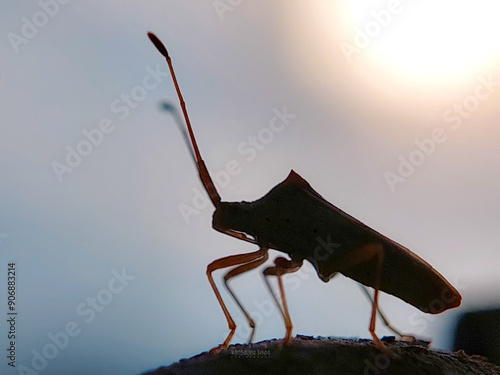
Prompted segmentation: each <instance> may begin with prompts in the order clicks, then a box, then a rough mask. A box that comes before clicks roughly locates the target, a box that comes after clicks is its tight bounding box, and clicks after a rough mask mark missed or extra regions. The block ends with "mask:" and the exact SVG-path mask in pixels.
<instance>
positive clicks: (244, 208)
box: [148, 33, 462, 352]
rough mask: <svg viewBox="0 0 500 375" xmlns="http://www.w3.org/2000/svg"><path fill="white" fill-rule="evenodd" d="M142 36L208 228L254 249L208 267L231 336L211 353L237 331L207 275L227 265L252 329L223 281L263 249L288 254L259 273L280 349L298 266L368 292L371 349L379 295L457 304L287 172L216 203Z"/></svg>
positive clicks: (428, 270)
mask: <svg viewBox="0 0 500 375" xmlns="http://www.w3.org/2000/svg"><path fill="white" fill-rule="evenodd" d="M148 36H149V38H150V39H151V41H152V42H153V44H154V45H155V46H156V48H157V49H158V51H159V52H160V53H161V54H162V55H163V56H164V57H165V58H166V60H167V64H168V66H169V69H170V73H171V75H172V79H173V82H174V85H175V89H176V92H177V95H178V97H179V102H180V106H181V108H182V112H183V115H184V119H185V121H186V126H187V129H188V133H189V138H190V141H191V146H192V151H193V152H194V157H195V162H196V165H197V168H198V172H199V176H200V179H201V182H202V184H203V186H204V188H205V190H206V191H207V193H208V195H209V197H210V200H211V201H212V203H213V205H214V206H215V212H214V215H213V223H212V226H213V228H214V229H215V230H217V231H219V232H222V233H225V234H227V235H229V236H232V237H235V238H237V239H239V240H242V241H246V242H250V243H252V244H255V245H257V246H258V247H259V249H258V250H257V251H255V252H252V253H247V254H238V255H230V256H227V257H224V258H220V259H217V260H215V261H213V262H212V263H210V264H209V265H208V267H207V271H206V272H207V277H208V280H209V282H210V285H211V287H212V289H213V291H214V293H215V296H216V297H217V300H218V302H219V304H220V306H221V308H222V311H223V312H224V315H225V317H226V320H227V323H228V327H229V330H230V332H229V334H228V336H227V338H226V340H225V341H224V342H223V343H222V344H221V345H219V346H218V347H216V348H214V349H213V350H212V352H217V351H218V350H220V349H225V348H227V347H228V345H229V343H230V341H231V338H232V337H233V335H234V332H235V330H236V324H235V322H234V320H233V318H232V317H231V315H230V313H229V311H228V309H227V307H226V305H225V303H224V301H223V299H222V297H221V295H220V293H219V290H218V289H217V286H216V284H215V282H214V280H213V277H212V273H213V272H214V271H216V270H219V269H222V268H228V267H233V268H232V269H230V271H229V272H227V273H226V275H225V276H224V283H225V285H226V287H227V289H228V291H229V293H230V294H231V296H232V297H233V299H234V300H235V302H236V304H237V305H238V306H239V308H240V309H241V310H242V312H243V314H244V315H245V316H246V318H247V320H248V322H249V324H250V326H251V327H252V328H253V329H255V323H254V321H253V320H252V318H251V317H250V315H249V314H248V312H247V311H246V309H245V308H244V307H243V305H242V304H241V302H240V300H239V299H238V297H237V296H236V295H235V294H234V292H233V291H232V290H231V288H230V287H229V284H228V280H229V279H230V278H232V277H234V276H236V275H239V274H242V273H244V272H247V271H250V270H252V269H254V268H256V267H258V266H260V265H261V264H263V263H264V262H265V261H266V260H267V259H268V250H269V249H275V250H278V251H281V252H283V253H286V254H287V255H288V256H289V259H287V258H284V257H278V258H277V259H275V260H274V266H272V267H267V268H266V269H265V270H264V275H265V280H266V283H267V285H268V286H269V283H268V280H267V277H268V276H276V277H277V280H278V285H279V292H280V297H281V304H280V303H279V301H278V299H277V298H276V296H275V295H274V293H273V291H272V289H271V288H270V287H269V290H270V291H271V294H272V295H273V298H274V299H275V301H276V303H277V304H278V306H279V308H280V310H281V312H282V314H283V318H284V320H285V327H286V335H285V338H284V339H283V343H284V344H288V343H290V342H291V341H292V322H291V319H290V314H289V312H288V307H287V303H286V298H285V291H284V288H283V282H282V276H283V275H284V274H287V273H291V272H296V271H298V270H299V269H300V267H301V266H302V264H303V261H304V260H307V261H309V262H311V263H312V265H313V266H314V268H315V269H316V272H317V274H318V276H319V278H320V279H321V280H322V281H324V282H327V281H329V280H330V279H331V278H332V277H334V276H335V275H336V274H337V273H339V272H340V273H341V274H343V275H345V276H347V277H349V278H351V279H354V280H356V281H357V282H359V283H361V284H363V285H365V286H370V287H372V288H373V289H374V290H375V292H374V296H373V300H372V311H371V319H370V325H369V331H370V334H371V336H372V337H373V341H374V343H375V345H376V347H377V348H378V349H381V350H382V349H384V345H383V343H382V342H381V341H380V340H379V338H378V337H377V335H376V333H375V318H376V315H377V310H378V295H379V291H380V290H381V291H383V292H386V293H389V294H392V295H393V296H396V297H398V298H400V299H402V300H403V301H405V302H407V303H409V304H411V305H413V306H415V307H416V308H418V309H420V310H421V311H423V312H425V313H431V314H438V313H441V312H443V311H445V310H447V309H450V308H453V307H457V306H459V305H460V303H461V300H462V297H461V296H460V293H459V292H458V291H457V290H456V289H455V288H454V287H453V286H452V285H451V284H450V283H449V282H448V281H447V280H446V279H445V278H444V277H443V276H442V275H441V274H440V273H439V272H437V271H436V270H435V269H434V268H433V267H432V266H431V265H429V264H428V263H427V262H425V261H424V260H423V259H421V258H420V257H418V256H417V255H416V254H414V253H413V252H411V251H410V250H409V249H407V248H406V247H404V246H402V245H400V244H399V243H397V242H395V241H392V240H391V239H389V238H387V237H385V236H384V235H382V234H380V233H379V232H377V231H375V230H373V229H371V228H369V227H368V226H366V225H365V224H363V223H362V222H360V221H359V220H357V219H355V218H354V217H352V216H350V215H348V214H347V213H345V212H344V211H342V210H340V209H339V208H337V207H335V206H334V205H333V204H331V203H329V202H328V201H327V200H325V199H324V198H323V197H322V196H321V195H320V194H319V193H317V192H316V191H315V190H314V189H313V188H312V187H311V186H310V185H309V183H308V182H307V181H306V180H304V179H303V178H302V177H301V176H299V174H298V173H296V172H295V171H293V170H292V171H291V172H290V174H289V175H288V177H287V178H286V179H285V180H284V181H283V182H281V183H280V184H278V185H277V186H276V187H274V188H273V189H271V190H270V191H269V193H267V194H266V195H265V196H263V197H262V198H260V199H258V200H256V201H254V202H245V201H243V202H224V201H222V200H221V198H220V196H219V193H218V192H217V190H216V188H215V185H214V183H213V182H212V179H211V177H210V174H209V173H208V170H207V168H206V166H205V163H204V161H203V159H202V158H201V155H200V151H199V149H198V145H197V142H196V139H195V136H194V133H193V129H192V127H191V123H190V121H189V116H188V113H187V110H186V104H185V102H184V99H183V97H182V94H181V92H180V89H179V85H178V83H177V78H176V76H175V73H174V69H173V66H172V61H171V59H170V57H169V55H168V52H167V49H166V48H165V46H164V45H163V43H162V42H161V41H160V40H159V39H158V38H157V37H156V36H155V35H154V34H152V33H148ZM252 335H253V331H252ZM251 339H252V336H251V337H250V340H251Z"/></svg>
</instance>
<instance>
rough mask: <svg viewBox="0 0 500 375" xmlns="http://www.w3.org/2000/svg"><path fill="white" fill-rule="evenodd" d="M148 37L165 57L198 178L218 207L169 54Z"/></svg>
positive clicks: (158, 42) (217, 195)
mask: <svg viewBox="0 0 500 375" xmlns="http://www.w3.org/2000/svg"><path fill="white" fill-rule="evenodd" d="M148 37H149V39H151V42H153V44H154V45H155V47H156V48H157V49H158V51H159V52H160V53H161V54H162V55H163V56H164V57H165V59H166V60H167V64H168V68H169V69H170V74H171V75H172V80H173V81H174V86H175V91H177V96H178V98H179V103H180V105H181V108H182V113H183V115H184V120H185V121H186V125H187V129H188V133H189V139H190V140H191V145H192V146H193V149H192V150H193V151H194V157H195V160H196V166H197V167H198V173H199V174H200V179H201V182H202V183H203V186H204V187H205V190H206V191H207V193H208V195H209V197H210V200H211V201H212V203H213V204H214V206H215V207H219V205H220V201H221V199H220V196H219V193H218V192H217V189H216V188H215V185H214V183H213V182H212V178H211V177H210V174H209V173H208V170H207V167H206V166H205V162H204V161H203V159H202V158H201V154H200V150H199V149H198V144H197V143H196V138H195V137H194V132H193V129H192V128H191V122H190V121H189V116H188V113H187V110H186V103H185V102H184V99H183V97H182V94H181V90H180V88H179V84H178V83H177V77H176V76H175V72H174V67H173V66H172V60H171V59H170V56H169V55H168V52H167V49H166V48H165V46H164V45H163V43H162V42H161V41H160V39H158V37H157V36H156V35H154V34H153V33H148Z"/></svg>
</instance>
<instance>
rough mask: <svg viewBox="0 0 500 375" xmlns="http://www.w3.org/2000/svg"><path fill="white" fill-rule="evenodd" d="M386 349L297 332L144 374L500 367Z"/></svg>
mask: <svg viewBox="0 0 500 375" xmlns="http://www.w3.org/2000/svg"><path fill="white" fill-rule="evenodd" d="M383 341H384V343H385V344H386V346H387V349H388V351H387V352H386V353H382V352H379V351H378V350H376V349H375V347H374V346H373V342H372V341H371V340H343V339H333V338H312V337H308V336H297V337H296V338H294V340H293V343H292V344H291V345H290V346H287V347H283V348H280V347H279V342H280V341H278V340H270V341H261V342H259V343H255V344H250V345H231V346H230V347H229V348H228V349H227V350H225V351H222V352H221V353H219V354H217V355H210V354H208V353H206V352H205V353H202V354H199V355H197V356H194V357H192V358H190V359H183V360H181V361H180V362H178V363H174V364H172V365H170V366H168V367H160V368H158V369H156V370H154V371H151V372H147V373H145V374H144V375H174V374H183V375H195V374H207V375H210V374H214V375H215V374H217V375H225V374H228V375H229V374H231V375H234V374H236V375H246V374H290V375H294V374H308V375H315V374H332V375H335V374H338V375H357V374H360V375H378V374H384V375H462V374H464V375H465V374H467V375H475V374H477V375H490V374H491V375H493V374H494V375H500V367H499V366H495V365H493V364H491V363H488V362H486V361H485V360H484V358H482V357H477V356H476V357H470V356H468V355H466V354H464V353H463V352H457V353H449V352H443V351H435V350H431V349H428V348H427V342H424V341H419V342H417V343H415V344H409V343H407V342H404V341H394V338H392V337H387V338H384V339H383Z"/></svg>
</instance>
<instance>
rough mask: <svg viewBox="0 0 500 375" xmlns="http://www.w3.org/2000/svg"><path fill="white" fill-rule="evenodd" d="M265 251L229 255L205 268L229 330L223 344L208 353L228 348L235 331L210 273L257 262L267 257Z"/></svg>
mask: <svg viewBox="0 0 500 375" xmlns="http://www.w3.org/2000/svg"><path fill="white" fill-rule="evenodd" d="M267 251H268V249H267V248H260V249H259V250H257V251H255V252H253V253H249V254H238V255H230V256H228V257H224V258H220V259H217V260H215V261H213V262H212V263H210V264H209V265H208V266H207V277H208V281H209V282H210V285H211V286H212V289H213V291H214V293H215V296H216V297H217V301H219V305H220V306H221V308H222V311H223V312H224V315H225V317H226V320H227V325H228V327H229V330H230V332H229V334H228V336H227V337H226V339H225V340H224V342H223V343H222V344H221V345H219V346H218V347H216V348H213V349H212V350H211V351H210V352H211V353H217V352H219V351H220V350H222V349H225V348H227V347H228V346H229V342H230V341H231V339H232V337H233V335H234V332H235V331H236V324H235V323H234V320H233V318H232V317H231V314H229V311H228V309H227V307H226V305H225V303H224V301H223V299H222V297H221V295H220V293H219V290H218V289H217V286H216V285H215V282H214V279H213V277H212V272H214V271H216V270H219V269H221V268H226V267H231V266H237V265H240V264H244V263H250V262H253V261H255V260H258V259H260V258H262V257H264V256H267Z"/></svg>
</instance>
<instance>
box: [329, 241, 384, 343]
mask: <svg viewBox="0 0 500 375" xmlns="http://www.w3.org/2000/svg"><path fill="white" fill-rule="evenodd" d="M373 260H375V261H376V264H375V278H374V280H373V284H372V285H371V286H372V287H373V289H375V294H374V295H373V302H372V313H371V318H370V326H369V328H368V329H369V331H370V334H371V336H372V338H373V342H374V343H375V346H376V347H377V349H378V350H380V351H385V350H386V348H385V346H384V344H383V343H382V341H380V339H379V338H378V336H377V334H376V333H375V323H376V321H375V320H376V317H377V310H378V294H379V289H380V283H381V279H382V266H383V264H384V247H383V246H382V244H380V243H369V244H366V245H364V246H361V247H360V248H358V249H356V250H354V251H352V252H351V253H350V254H348V255H347V256H345V257H344V258H343V259H342V260H341V261H340V262H339V263H338V265H337V266H338V269H339V271H340V272H343V271H348V270H349V269H351V270H352V269H353V268H355V267H356V266H357V265H360V264H363V263H365V262H370V261H373Z"/></svg>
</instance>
